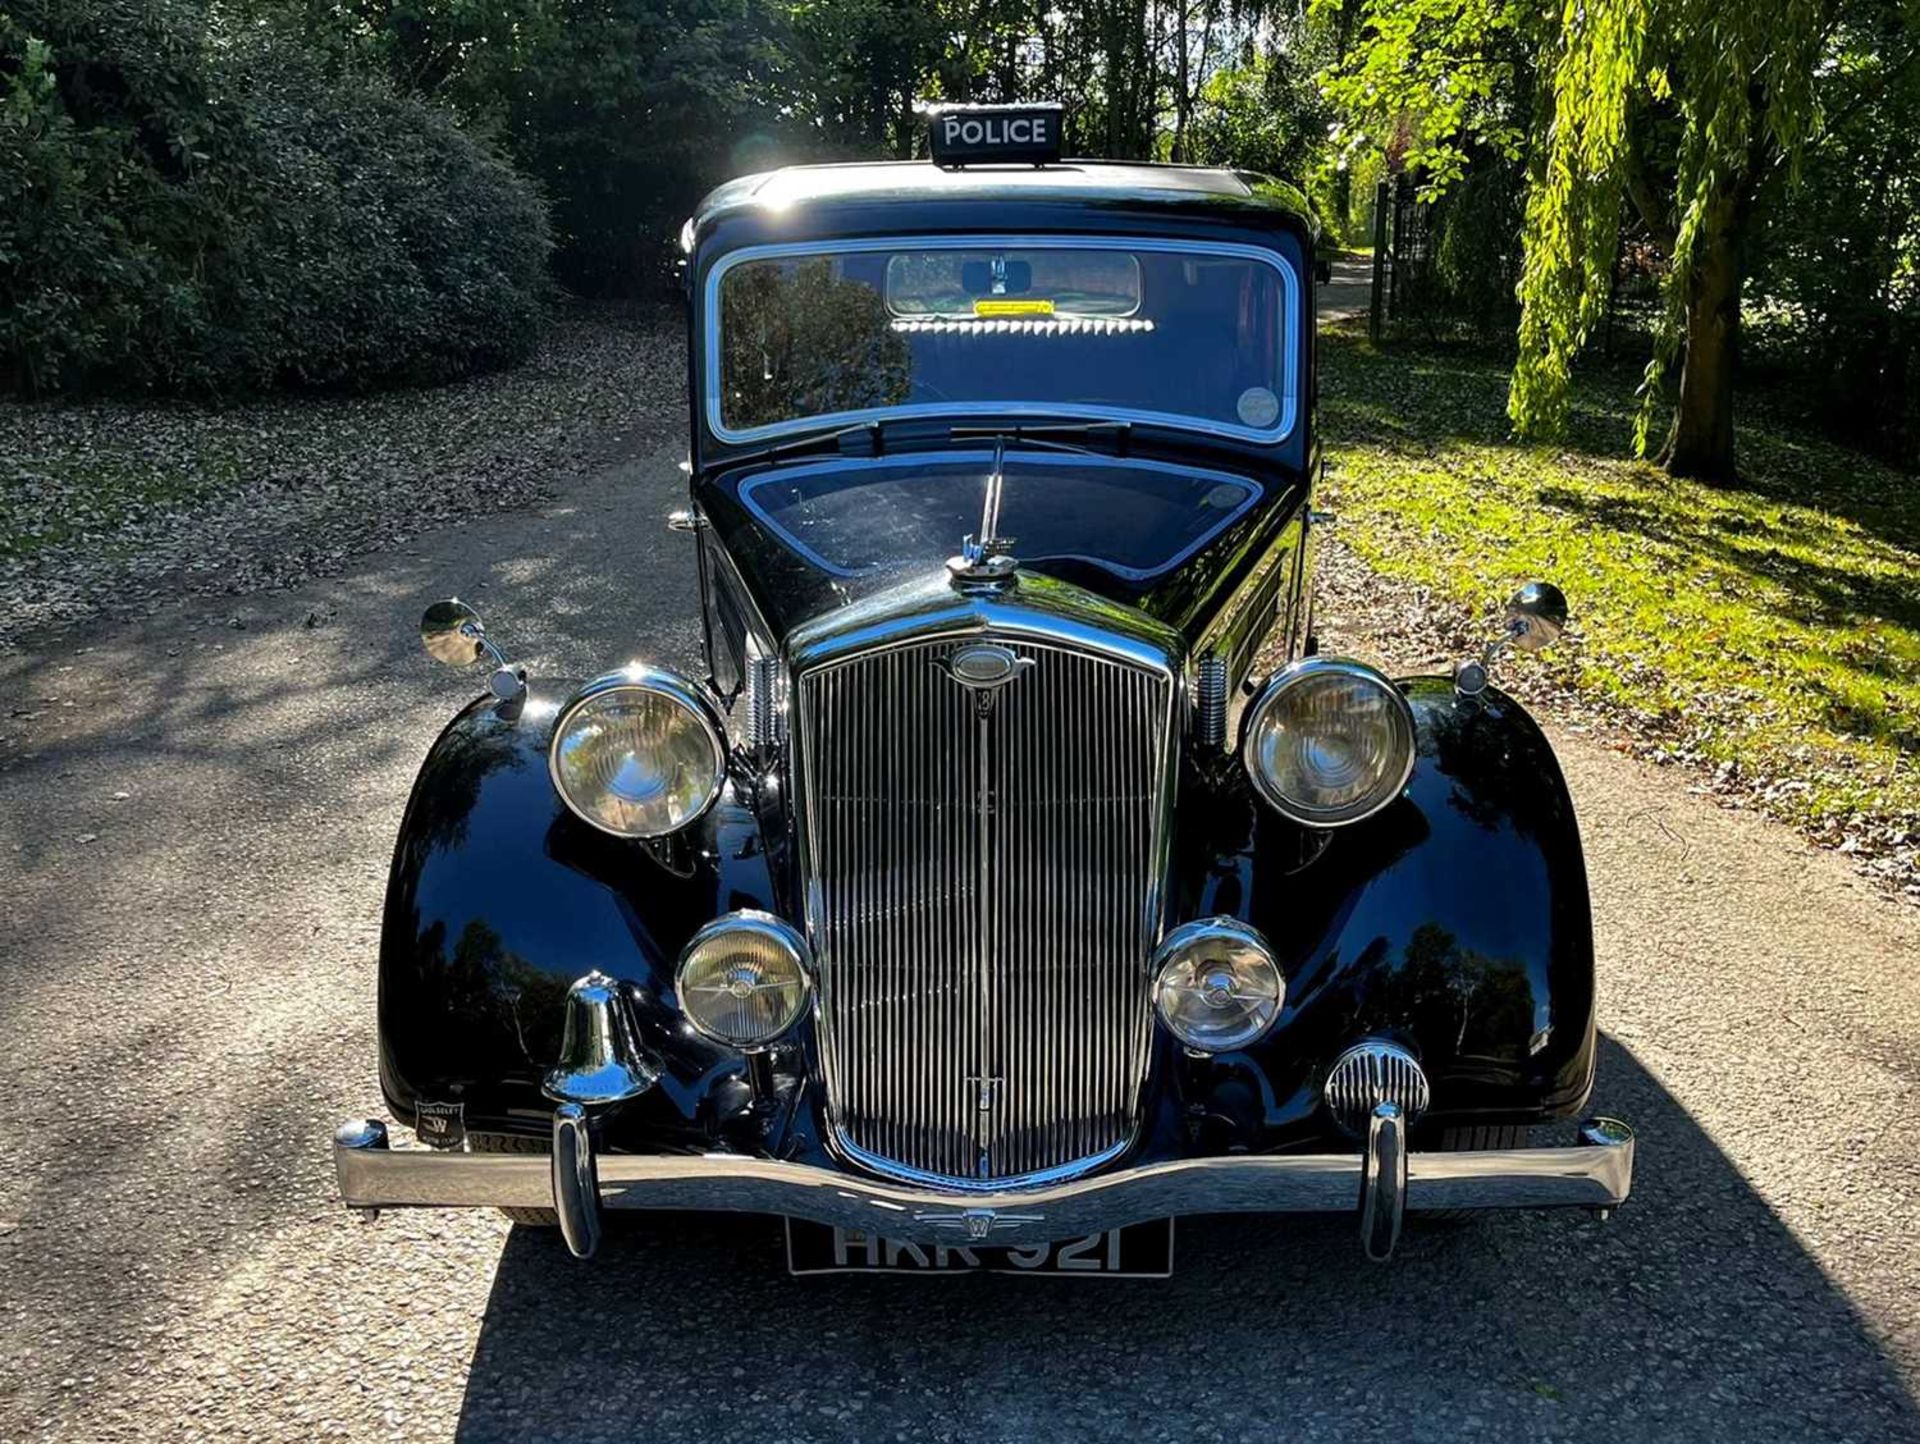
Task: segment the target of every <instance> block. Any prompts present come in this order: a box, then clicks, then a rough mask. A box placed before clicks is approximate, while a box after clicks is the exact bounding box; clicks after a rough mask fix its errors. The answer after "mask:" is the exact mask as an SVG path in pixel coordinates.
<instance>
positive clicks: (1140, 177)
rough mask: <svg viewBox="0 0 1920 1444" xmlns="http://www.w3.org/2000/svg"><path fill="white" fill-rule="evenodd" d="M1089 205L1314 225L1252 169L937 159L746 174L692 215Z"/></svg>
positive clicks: (700, 221) (1299, 203)
mask: <svg viewBox="0 0 1920 1444" xmlns="http://www.w3.org/2000/svg"><path fill="white" fill-rule="evenodd" d="M960 200H966V201H975V200H977V201H986V202H992V201H1004V202H1009V203H1017V202H1021V201H1043V202H1053V203H1055V204H1058V203H1062V202H1066V203H1073V202H1076V201H1078V202H1085V203H1089V204H1105V205H1112V204H1116V203H1117V204H1121V205H1124V206H1127V207H1134V206H1138V207H1141V208H1153V207H1176V208H1183V209H1191V208H1192V207H1193V206H1194V205H1195V204H1196V203H1199V204H1202V205H1206V206H1208V207H1209V208H1221V209H1226V210H1230V211H1236V212H1240V213H1241V214H1243V215H1244V216H1245V218H1246V219H1248V220H1250V221H1255V222H1256V223H1258V222H1260V221H1264V222H1265V223H1266V224H1269V225H1270V224H1272V223H1273V220H1274V219H1275V218H1276V217H1278V216H1286V217H1290V218H1292V219H1294V220H1297V221H1299V222H1301V223H1303V224H1305V225H1307V226H1309V227H1311V226H1312V224H1313V222H1312V216H1311V212H1310V210H1309V208H1308V205H1307V201H1306V198H1305V197H1304V196H1303V195H1302V194H1301V193H1300V191H1299V190H1298V189H1296V188H1295V187H1293V186H1291V185H1288V184H1287V183H1286V182H1285V181H1280V180H1276V179H1274V178H1273V177H1271V176H1265V175H1260V174H1258V173H1257V172H1254V171H1240V170H1223V169H1219V168H1217V167H1213V166H1193V165H1155V164H1147V163H1142V162H1131V161H1099V160H1068V161H1058V162H1054V163H1051V164H1048V165H1038V166H1033V165H991V166H967V167H964V168H960V169H954V170H946V169H942V168H941V167H939V166H936V165H934V164H932V163H931V162H929V161H872V162H863V163H855V164H843V165H799V166H787V167H785V168H784V169H781V170H774V171H765V172H762V173H761V174H759V175H748V176H741V177H740V178H739V179H738V180H732V181H728V182H727V183H726V184H725V185H723V186H721V187H719V188H718V189H717V190H715V191H714V192H712V194H710V195H709V196H708V197H707V198H706V199H705V200H704V201H702V202H701V204H700V208H699V210H698V211H696V212H695V214H694V217H693V226H694V228H695V229H696V230H705V229H706V227H707V226H708V225H710V224H711V223H713V222H715V221H717V220H720V219H722V218H724V217H725V216H727V215H729V214H732V213H736V212H739V211H745V210H761V211H792V210H795V209H805V208H812V207H823V208H831V207H835V206H839V205H857V206H861V207H865V206H870V205H883V204H895V203H898V204H902V205H912V204H914V203H916V202H918V203H926V202H951V201H960Z"/></svg>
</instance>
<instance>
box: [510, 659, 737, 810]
mask: <svg viewBox="0 0 1920 1444" xmlns="http://www.w3.org/2000/svg"><path fill="white" fill-rule="evenodd" d="M547 759H548V771H549V772H550V773H551V774H552V776H553V785H554V787H555V788H556V789H557V790H558V791H559V793H560V797H561V800H562V801H564V802H565V803H566V804H567V806H568V807H570V808H571V809H572V810H573V812H574V814H575V815H576V816H577V817H579V818H580V820H581V821H582V822H585V823H588V824H589V825H591V826H593V827H597V828H599V829H600V830H601V831H602V832H610V833H612V834H613V835H614V836H616V837H663V836H665V835H666V834H667V833H670V832H677V831H678V830H679V829H680V828H683V827H685V826H686V825H687V824H688V823H690V822H693V821H695V820H696V819H698V818H699V817H700V815H701V814H702V813H704V812H705V811H706V810H707V809H708V808H709V807H711V806H713V802H714V799H715V798H717V797H718V796H719V795H720V788H721V786H722V785H723V784H724V783H725V782H726V778H727V744H726V733H725V731H724V726H723V723H722V721H721V718H720V709H719V708H718V707H717V706H715V705H714V702H713V699H712V698H710V697H709V696H707V694H706V692H705V690H704V689H702V688H700V687H698V686H696V685H695V684H694V683H692V682H689V681H688V680H687V679H686V678H684V677H681V676H678V675H676V674H675V673H672V672H668V671H664V670H662V669H660V668H657V667H645V666H640V665H637V664H636V665H634V666H632V667H629V668H627V669H626V670H625V671H621V672H609V673H607V674H606V675H605V676H603V677H596V678H595V679H594V680H593V681H591V682H589V683H587V685H586V686H584V687H582V688H581V689H580V691H579V692H578V693H577V694H576V695H575V696H574V698H573V700H572V701H570V702H568V703H567V705H566V706H565V707H563V708H562V709H561V711H560V716H559V717H558V719H557V720H556V721H555V722H554V727H553V747H552V749H551V751H550V752H549V753H548V754H547Z"/></svg>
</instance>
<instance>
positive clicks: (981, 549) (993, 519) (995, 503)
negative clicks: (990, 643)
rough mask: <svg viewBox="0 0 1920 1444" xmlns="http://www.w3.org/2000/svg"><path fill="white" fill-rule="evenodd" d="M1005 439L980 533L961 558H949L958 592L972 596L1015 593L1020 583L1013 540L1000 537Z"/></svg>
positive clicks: (998, 448) (996, 451)
mask: <svg viewBox="0 0 1920 1444" xmlns="http://www.w3.org/2000/svg"><path fill="white" fill-rule="evenodd" d="M1006 456H1007V442H1006V438H1005V437H1001V438H999V439H997V440H996V441H995V442H994V443H993V470H992V471H991V472H990V473H989V474H988V476H987V495H986V500H985V502H984V504H983V505H982V506H981V508H980V530H979V531H978V532H974V533H969V534H968V535H967V537H966V539H965V540H964V541H962V542H961V543H960V555H958V556H955V557H948V558H947V576H948V577H949V578H950V579H951V581H952V582H953V586H954V590H956V591H960V592H965V593H967V594H968V595H970V596H971V595H977V594H980V593H985V592H1007V591H1012V590H1013V588H1014V587H1015V586H1017V585H1018V584H1019V581H1020V563H1019V561H1018V560H1017V559H1016V558H1015V557H1014V555H1013V541H1014V539H1013V538H1012V537H1003V536H1001V535H1000V498H1001V494H1002V493H1003V492H1004V491H1005V489H1006V473H1005V462H1006Z"/></svg>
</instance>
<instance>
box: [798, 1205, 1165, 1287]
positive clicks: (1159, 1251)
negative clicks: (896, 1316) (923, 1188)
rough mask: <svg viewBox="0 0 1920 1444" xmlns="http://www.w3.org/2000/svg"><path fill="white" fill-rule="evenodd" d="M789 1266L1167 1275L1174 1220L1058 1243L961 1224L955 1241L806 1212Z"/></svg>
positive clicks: (821, 1270) (812, 1270)
mask: <svg viewBox="0 0 1920 1444" xmlns="http://www.w3.org/2000/svg"><path fill="white" fill-rule="evenodd" d="M787 1268H788V1269H789V1270H790V1271H791V1272H793V1273H796V1274H846V1273H904V1274H938V1273H949V1274H951V1273H963V1274H964V1273H996V1274H1066V1275H1070V1276H1076V1277H1095V1276H1097V1277H1101V1278H1121V1279H1163V1278H1166V1277H1167V1276H1168V1275H1169V1274H1171V1273H1172V1272H1173V1220H1172V1219H1170V1218H1160V1219H1154V1220H1152V1221H1151V1222H1148V1223H1130V1224H1127V1225H1126V1226H1125V1227H1123V1228H1110V1229H1108V1230H1106V1231H1105V1232H1104V1233H1090V1234H1085V1235H1082V1236H1081V1237H1079V1238H1063V1239H1057V1240H1055V1241H1054V1242H1052V1243H1036V1244H1020V1245H1010V1244H1002V1243H987V1242H985V1241H984V1240H974V1239H971V1238H969V1237H968V1235H967V1234H966V1233H965V1232H961V1231H956V1232H955V1236H954V1239H953V1241H952V1242H951V1243H937V1244H935V1243H908V1242H905V1241H903V1240H899V1239H890V1238H882V1237H881V1236H880V1235H879V1234H874V1233H864V1232H861V1231H860V1230H858V1229H851V1228H834V1227H832V1226H831V1225H829V1224H824V1223H810V1222H808V1221H807V1220H806V1219H800V1218H790V1219H788V1220H787Z"/></svg>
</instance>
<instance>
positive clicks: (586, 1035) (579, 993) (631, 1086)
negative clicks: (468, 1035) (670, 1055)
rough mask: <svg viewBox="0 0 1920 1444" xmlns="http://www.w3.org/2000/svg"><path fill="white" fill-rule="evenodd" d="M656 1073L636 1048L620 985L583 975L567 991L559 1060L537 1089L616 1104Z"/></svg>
mask: <svg viewBox="0 0 1920 1444" xmlns="http://www.w3.org/2000/svg"><path fill="white" fill-rule="evenodd" d="M659 1076H660V1072H659V1069H657V1068H655V1067H654V1066H653V1065H652V1064H650V1063H649V1062H648V1061H647V1058H646V1055H645V1054H644V1053H642V1052H641V1051H640V1039H639V1034H638V1033H637V1031H636V1030H635V1028H634V1023H633V1011H632V1009H631V1007H630V1006H629V1005H628V1003H627V998H626V994H625V993H623V992H622V991H621V989H620V984H619V983H617V982H616V981H614V980H613V979H612V978H610V977H608V976H607V975H606V974H605V973H602V972H597V971H596V972H591V973H588V974H587V975H586V976H585V977H584V978H580V979H577V980H576V981H575V982H574V984H573V986H572V987H570V988H568V989H567V1028H566V1034H565V1036H564V1037H563V1038H562V1040H561V1043H560V1061H559V1062H558V1063H556V1064H555V1065H554V1066H553V1068H552V1069H551V1070H549V1071H548V1073H547V1076H546V1080H545V1082H544V1083H543V1084H542V1085H541V1091H542V1092H544V1093H545V1094H546V1095H547V1097H549V1098H551V1099H553V1100H554V1101H555V1102H557V1103H578V1104H580V1105H582V1106H584V1107H591V1106H593V1105H595V1104H605V1103H621V1102H624V1101H625V1100H627V1099H629V1098H632V1097H635V1096H637V1095H638V1094H641V1093H644V1092H646V1091H647V1089H649V1088H651V1087H652V1086H653V1084H654V1080H655V1079H656V1078H658V1077H659Z"/></svg>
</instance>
